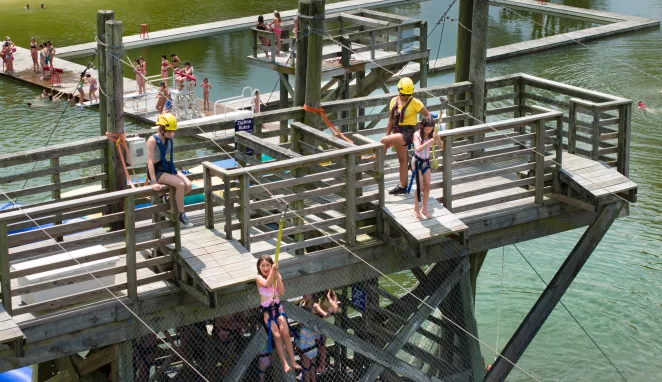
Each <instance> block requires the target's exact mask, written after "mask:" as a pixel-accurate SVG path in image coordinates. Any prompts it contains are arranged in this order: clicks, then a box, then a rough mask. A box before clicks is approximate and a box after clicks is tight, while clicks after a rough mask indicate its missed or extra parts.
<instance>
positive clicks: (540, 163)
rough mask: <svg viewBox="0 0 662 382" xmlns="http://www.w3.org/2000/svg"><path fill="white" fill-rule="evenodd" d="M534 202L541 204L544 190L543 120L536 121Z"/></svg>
mask: <svg viewBox="0 0 662 382" xmlns="http://www.w3.org/2000/svg"><path fill="white" fill-rule="evenodd" d="M535 129H536V142H535V147H536V154H535V158H534V159H535V174H536V179H535V202H536V203H538V204H542V203H543V201H544V192H545V121H538V122H536V127H535Z"/></svg>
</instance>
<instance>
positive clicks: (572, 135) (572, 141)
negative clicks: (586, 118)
mask: <svg viewBox="0 0 662 382" xmlns="http://www.w3.org/2000/svg"><path fill="white" fill-rule="evenodd" d="M576 147H577V104H576V103H575V102H574V101H573V100H570V101H569V102H568V153H569V154H574V153H575V149H576Z"/></svg>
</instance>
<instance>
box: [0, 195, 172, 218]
mask: <svg viewBox="0 0 662 382" xmlns="http://www.w3.org/2000/svg"><path fill="white" fill-rule="evenodd" d="M166 190H168V187H167V186H161V189H160V190H159V191H158V193H162V192H164V191H166ZM154 193H155V191H154V190H152V187H151V186H144V187H137V188H130V189H126V190H122V191H114V192H108V193H105V194H99V195H93V196H88V197H84V198H80V199H73V200H67V201H64V202H57V203H50V204H47V205H43V206H38V207H29V208H22V209H21V210H15V211H9V212H5V213H2V214H0V222H3V221H7V222H9V223H11V222H15V221H20V220H25V219H27V216H28V215H29V216H30V217H37V216H43V215H46V214H53V213H56V212H58V211H59V210H64V209H72V208H77V207H89V205H90V204H101V203H108V202H116V201H118V200H120V199H123V198H125V197H128V196H134V197H136V196H148V195H149V196H151V195H152V194H154Z"/></svg>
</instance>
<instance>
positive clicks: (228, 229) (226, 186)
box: [223, 175, 232, 240]
mask: <svg viewBox="0 0 662 382" xmlns="http://www.w3.org/2000/svg"><path fill="white" fill-rule="evenodd" d="M231 190H232V187H231V185H230V177H229V176H227V175H224V176H223V202H224V204H225V208H224V211H223V212H224V215H225V238H226V239H228V240H230V239H232V198H231V197H230V192H231Z"/></svg>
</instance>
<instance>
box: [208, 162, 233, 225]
mask: <svg viewBox="0 0 662 382" xmlns="http://www.w3.org/2000/svg"><path fill="white" fill-rule="evenodd" d="M211 178H212V177H211V172H210V171H209V168H207V166H202V180H203V182H204V187H205V194H204V195H205V228H207V229H214V201H213V200H212V196H211V195H212V191H211V187H212V183H211ZM228 196H229V195H228ZM226 213H230V214H231V212H229V211H226Z"/></svg>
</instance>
